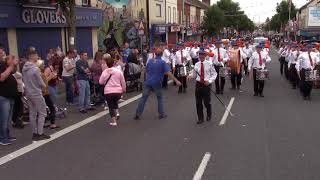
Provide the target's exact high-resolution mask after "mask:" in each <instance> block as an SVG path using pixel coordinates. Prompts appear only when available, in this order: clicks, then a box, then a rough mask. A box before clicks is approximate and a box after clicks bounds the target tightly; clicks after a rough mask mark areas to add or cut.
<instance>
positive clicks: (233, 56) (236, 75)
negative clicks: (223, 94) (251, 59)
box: [229, 42, 246, 92]
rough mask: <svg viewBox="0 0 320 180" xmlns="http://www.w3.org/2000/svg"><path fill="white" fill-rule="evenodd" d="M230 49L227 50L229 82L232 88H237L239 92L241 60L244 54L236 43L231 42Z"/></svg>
mask: <svg viewBox="0 0 320 180" xmlns="http://www.w3.org/2000/svg"><path fill="white" fill-rule="evenodd" d="M231 44H232V47H233V48H232V49H231V50H230V51H229V58H230V60H229V66H230V67H231V84H232V88H231V89H233V90H235V89H236V88H237V90H238V91H239V92H242V90H241V89H240V86H241V78H242V70H241V64H242V60H243V59H245V58H246V56H245V54H244V53H243V52H242V50H241V49H240V48H239V45H238V43H236V42H232V43H231Z"/></svg>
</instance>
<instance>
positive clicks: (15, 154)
mask: <svg viewBox="0 0 320 180" xmlns="http://www.w3.org/2000/svg"><path fill="white" fill-rule="evenodd" d="M141 97H142V94H139V95H137V96H134V97H132V98H130V99H128V100H126V101H124V102H122V103H120V104H119V107H123V106H126V105H128V104H130V103H132V102H134V101H136V100H138V99H140V98H141ZM107 114H109V110H107V111H102V112H100V113H98V114H96V115H94V116H91V117H89V118H87V119H85V120H83V121H80V122H78V123H76V124H74V125H71V126H69V127H67V128H65V129H62V130H61V131H58V132H56V133H54V134H52V135H51V138H50V139H48V140H43V141H37V142H34V143H32V144H30V145H28V146H25V147H23V148H21V149H19V150H17V151H14V152H12V153H10V154H8V155H6V156H3V157H1V158H0V166H1V165H3V164H5V163H7V162H9V161H12V160H14V159H16V158H18V157H20V156H22V155H24V154H26V153H28V152H30V151H32V150H34V149H36V148H39V147H41V146H43V145H45V144H47V143H49V142H51V141H53V140H55V139H57V138H59V137H61V136H64V135H66V134H68V133H70V132H72V131H74V130H76V129H79V128H80V127H82V126H84V125H86V124H89V123H91V122H93V121H95V120H97V119H99V118H101V117H103V116H105V115H107Z"/></svg>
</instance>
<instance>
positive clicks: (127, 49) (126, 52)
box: [122, 42, 131, 63]
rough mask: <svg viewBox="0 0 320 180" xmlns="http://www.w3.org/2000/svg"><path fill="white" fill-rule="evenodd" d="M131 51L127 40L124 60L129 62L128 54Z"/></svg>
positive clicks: (123, 52) (123, 53)
mask: <svg viewBox="0 0 320 180" xmlns="http://www.w3.org/2000/svg"><path fill="white" fill-rule="evenodd" d="M130 53H131V49H130V48H129V44H128V43H127V42H126V43H125V44H124V48H123V51H122V57H123V62H124V63H127V62H128V56H129V54H130Z"/></svg>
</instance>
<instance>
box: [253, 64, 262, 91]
mask: <svg viewBox="0 0 320 180" xmlns="http://www.w3.org/2000/svg"><path fill="white" fill-rule="evenodd" d="M252 75H253V90H254V93H255V94H263V88H264V81H260V80H257V70H256V69H253V73H252Z"/></svg>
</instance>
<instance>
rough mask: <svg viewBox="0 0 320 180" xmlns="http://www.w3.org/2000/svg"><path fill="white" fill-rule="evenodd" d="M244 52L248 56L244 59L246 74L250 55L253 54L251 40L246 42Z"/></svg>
mask: <svg viewBox="0 0 320 180" xmlns="http://www.w3.org/2000/svg"><path fill="white" fill-rule="evenodd" d="M242 51H243V53H244V54H245V55H246V58H245V59H243V63H242V64H243V67H244V68H243V69H244V72H245V74H246V75H248V61H249V59H250V57H251V56H252V53H253V50H252V47H251V46H250V44H249V42H246V44H245V47H243V48H242Z"/></svg>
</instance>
